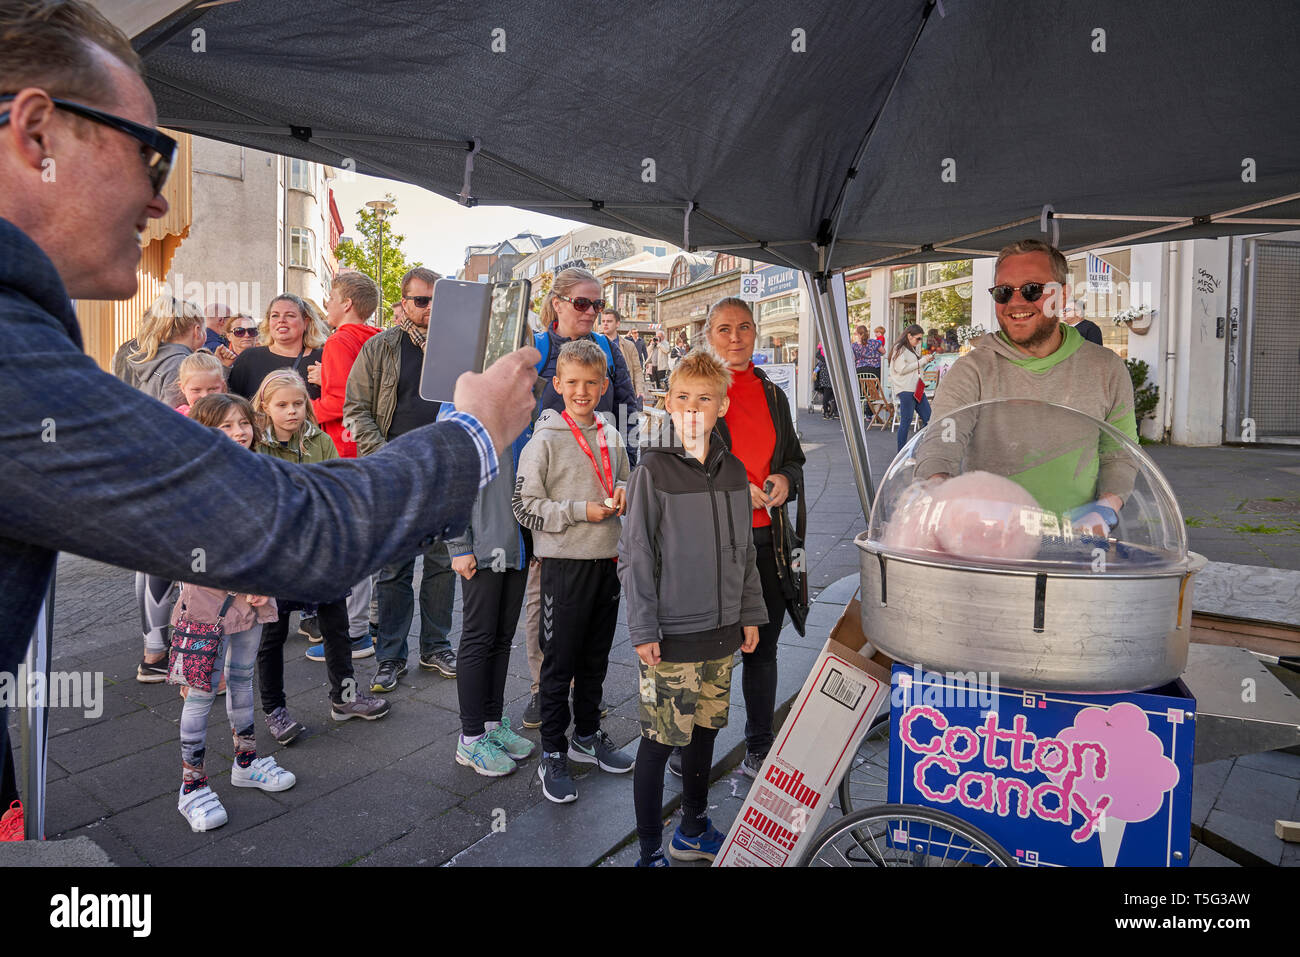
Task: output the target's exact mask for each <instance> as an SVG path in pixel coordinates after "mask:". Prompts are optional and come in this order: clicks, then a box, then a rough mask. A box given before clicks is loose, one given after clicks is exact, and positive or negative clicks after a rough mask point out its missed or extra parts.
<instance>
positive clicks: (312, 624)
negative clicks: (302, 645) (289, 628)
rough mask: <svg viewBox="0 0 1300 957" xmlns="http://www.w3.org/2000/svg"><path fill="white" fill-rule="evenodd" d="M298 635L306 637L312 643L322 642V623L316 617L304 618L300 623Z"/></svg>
mask: <svg viewBox="0 0 1300 957" xmlns="http://www.w3.org/2000/svg"><path fill="white" fill-rule="evenodd" d="M298 634H300V635H306V636H307V637H308V638H310V639H311V640H312V641H320V640H321V634H320V622H319V621H317V620H316V616H315V615H311V616H309V617H306V618H303V619H302V620H301V621H299V622H298Z"/></svg>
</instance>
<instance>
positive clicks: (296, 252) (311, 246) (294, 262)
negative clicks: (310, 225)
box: [289, 226, 316, 269]
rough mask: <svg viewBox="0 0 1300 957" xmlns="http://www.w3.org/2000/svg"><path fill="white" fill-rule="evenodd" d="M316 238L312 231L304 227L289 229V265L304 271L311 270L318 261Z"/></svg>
mask: <svg viewBox="0 0 1300 957" xmlns="http://www.w3.org/2000/svg"><path fill="white" fill-rule="evenodd" d="M315 248H316V236H315V234H314V233H312V231H311V230H310V229H307V228H305V227H303V226H292V227H290V229H289V265H290V266H299V267H301V268H303V269H311V268H312V264H313V263H314V262H315V261H316V256H315V252H314V251H315Z"/></svg>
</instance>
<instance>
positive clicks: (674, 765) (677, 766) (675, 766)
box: [668, 748, 682, 778]
mask: <svg viewBox="0 0 1300 957" xmlns="http://www.w3.org/2000/svg"><path fill="white" fill-rule="evenodd" d="M668 770H669V771H671V772H673V774H675V775H677V776H678V777H679V778H680V777H681V776H682V749H681V748H673V753H672V754H670V755H668Z"/></svg>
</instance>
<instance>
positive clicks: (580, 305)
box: [555, 293, 605, 312]
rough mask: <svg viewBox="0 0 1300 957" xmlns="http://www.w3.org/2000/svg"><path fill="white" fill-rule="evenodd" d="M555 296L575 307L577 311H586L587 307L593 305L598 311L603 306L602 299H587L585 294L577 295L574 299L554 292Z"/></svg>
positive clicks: (603, 301) (589, 307)
mask: <svg viewBox="0 0 1300 957" xmlns="http://www.w3.org/2000/svg"><path fill="white" fill-rule="evenodd" d="M555 298H556V299H563V300H564V301H565V302H567V303H569V304H570V305H572V306H573V308H574V309H577V310H578V311H579V312H586V311H587V310H588V309H591V308H592V307H593V306H594V307H595V309H596V311H597V312H600V310H602V309H604V308H605V300H604V299H588V298H587V297H586V296H578V297H577V298H576V299H570V298H569V297H568V296H561V295H560V294H559V293H556V295H555Z"/></svg>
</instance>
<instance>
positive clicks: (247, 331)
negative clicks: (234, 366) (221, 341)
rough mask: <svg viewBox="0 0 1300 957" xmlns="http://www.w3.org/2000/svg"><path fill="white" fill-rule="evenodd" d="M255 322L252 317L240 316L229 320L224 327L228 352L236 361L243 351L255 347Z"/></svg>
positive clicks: (256, 334)
mask: <svg viewBox="0 0 1300 957" xmlns="http://www.w3.org/2000/svg"><path fill="white" fill-rule="evenodd" d="M257 336H258V331H257V320H256V319H254V318H253V317H252V316H246V315H243V314H240V315H238V316H236V317H235V318H234V319H231V320H230V325H228V326H227V327H226V338H227V339H229V340H230V346H229V348H230V351H231V352H233V353H234V354H235V358H236V359H238V358H239V357H240V355H241V354H242V353H243V352H244V350H245V349H248V348H249V347H250V346H255V345H257Z"/></svg>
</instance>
